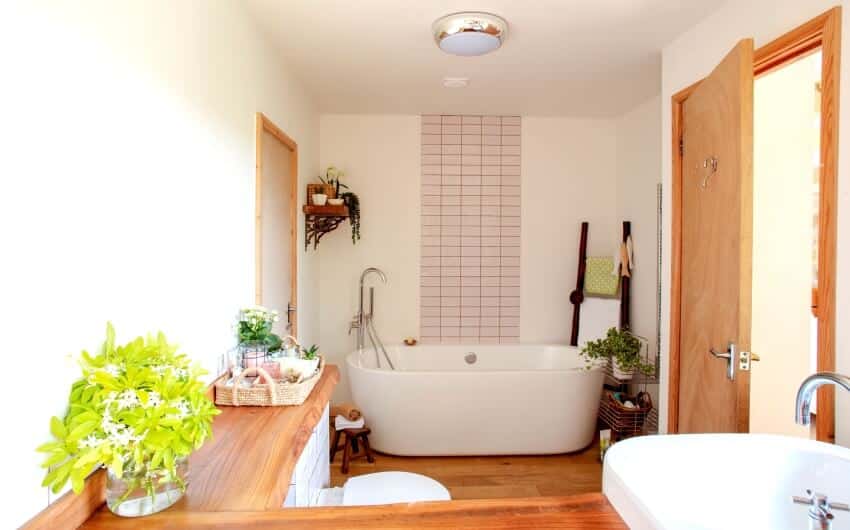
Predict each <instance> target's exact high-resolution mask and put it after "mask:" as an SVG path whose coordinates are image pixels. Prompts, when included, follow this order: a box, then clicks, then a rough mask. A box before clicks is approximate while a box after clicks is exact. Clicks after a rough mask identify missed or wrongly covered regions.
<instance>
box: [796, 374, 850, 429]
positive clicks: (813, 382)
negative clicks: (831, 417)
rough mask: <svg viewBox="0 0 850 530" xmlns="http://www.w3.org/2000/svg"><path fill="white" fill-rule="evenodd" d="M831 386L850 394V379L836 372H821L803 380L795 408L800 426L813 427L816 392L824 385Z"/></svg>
mask: <svg viewBox="0 0 850 530" xmlns="http://www.w3.org/2000/svg"><path fill="white" fill-rule="evenodd" d="M826 384H830V385H836V386H840V387H841V388H843V389H844V390H847V391H848V392H850V377H847V376H846V375H842V374H837V373H835V372H820V373H816V374H812V375H810V376H809V377H807V378H806V379H804V380H803V383H802V384H801V385H800V389H799V390H797V402H796V406H795V407H794V421H795V422H797V424H798V425H811V423H812V418H811V407H812V397H813V396H814V394H815V390H817V389H818V388H820V387H821V386H823V385H826Z"/></svg>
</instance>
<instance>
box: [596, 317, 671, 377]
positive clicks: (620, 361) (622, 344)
mask: <svg viewBox="0 0 850 530" xmlns="http://www.w3.org/2000/svg"><path fill="white" fill-rule="evenodd" d="M641 349H642V345H641V342H640V339H638V338H637V337H635V336H634V335H632V334H631V333H630V332H629V330H627V329H622V330H621V329H617V328H611V329H609V330H608V332H607V334H606V335H605V338H602V339H598V340H592V341H588V342H587V344H585V345H584V347H583V348H582V350H581V353H582V355H583V356H584V357H585V360H586V361H587V362H588V364H589V365H591V364H593V363H594V362H596V361H598V360H602V359H604V360H606V361H608V362H611V363H613V364H612V368H613V372H614V377H615V378H616V379H619V380H621V381H628V380H630V379H631V378H632V377H633V376H634V373H635V372H636V371H638V372H641V373H643V374H645V375H653V373H654V372H655V366H653V365H651V364H649V363H647V362H645V361H644V360H643V358H642V357H641V355H640V352H641Z"/></svg>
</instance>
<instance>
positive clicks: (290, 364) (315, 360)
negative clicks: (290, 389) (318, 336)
mask: <svg viewBox="0 0 850 530" xmlns="http://www.w3.org/2000/svg"><path fill="white" fill-rule="evenodd" d="M287 339H292V341H293V342H294V343H295V350H296V351H297V353H298V355H297V357H282V358H281V359H278V361H277V362H278V363H280V371H281V373H288V372H294V373H296V374H298V376H299V380H303V379H308V378H309V377H310V376H311V375H313V374H314V373H316V369H317V368H318V367H319V347H318V346H316V345H315V344H313V345H312V346H310V347H309V348H303V347H302V346H301V345H299V344H298V343H297V341H295V339H294V338H292V337H287Z"/></svg>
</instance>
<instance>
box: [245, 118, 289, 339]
mask: <svg viewBox="0 0 850 530" xmlns="http://www.w3.org/2000/svg"><path fill="white" fill-rule="evenodd" d="M264 132H267V133H269V134H271V135H272V136H274V137H275V138H276V139H277V140H278V141H279V142H280V143H281V144H283V146H284V147H286V148H287V149H289V151H290V152H291V156H290V157H289V172H290V175H291V185H290V187H289V201H290V202H289V203H290V205H292V208H291V210H290V213H289V225H290V228H289V229H290V249H289V256H290V270H291V271H292V278H291V283H290V287H291V294H290V302H291V303H292V306H293V307H295V308H296V311H295V313H294V315H293V316H294V318H293V319H292V321H291V323H292V328H291V329H290V335H292V336H293V337H295V336H296V333H297V332H298V311H297V307H298V304H297V301H298V230H297V227H298V144H297V143H296V142H295V140H293V139H292V138H290V137H289V135H287V134H286V133H285V132H283V130H282V129H281V128H280V127H278V126H277V125H275V124H274V122H272V121H271V120H270V119H268V117H266V116H265V115H264V114H263V113H262V112H258V113H256V115H255V117H254V148H255V156H256V171H255V175H254V185H255V187H256V189H255V193H254V216H255V219H254V303H255V304H257V305H262V303H263V133H264ZM277 309H279V310H280V311H281V312H286V310H287V309H288V308H285V307H283V308H277Z"/></svg>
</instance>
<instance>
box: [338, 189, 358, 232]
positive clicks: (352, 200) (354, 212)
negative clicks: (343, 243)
mask: <svg viewBox="0 0 850 530" xmlns="http://www.w3.org/2000/svg"><path fill="white" fill-rule="evenodd" d="M342 200H343V201H345V205H346V206H347V207H348V222H349V223H351V243H352V244H356V243H357V242H358V241H359V240H360V197H358V196H357V194H356V193H354V192H351V191H346V192H345V193H343V194H342Z"/></svg>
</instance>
